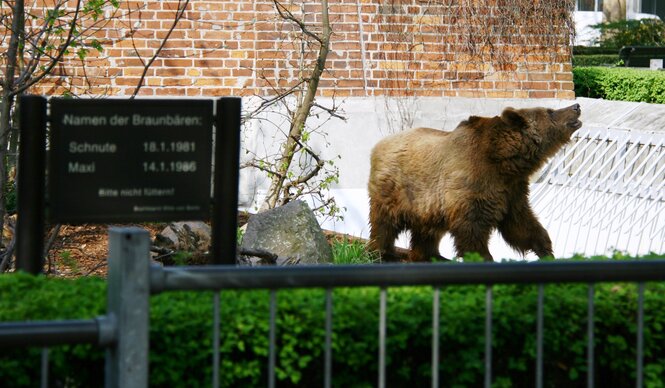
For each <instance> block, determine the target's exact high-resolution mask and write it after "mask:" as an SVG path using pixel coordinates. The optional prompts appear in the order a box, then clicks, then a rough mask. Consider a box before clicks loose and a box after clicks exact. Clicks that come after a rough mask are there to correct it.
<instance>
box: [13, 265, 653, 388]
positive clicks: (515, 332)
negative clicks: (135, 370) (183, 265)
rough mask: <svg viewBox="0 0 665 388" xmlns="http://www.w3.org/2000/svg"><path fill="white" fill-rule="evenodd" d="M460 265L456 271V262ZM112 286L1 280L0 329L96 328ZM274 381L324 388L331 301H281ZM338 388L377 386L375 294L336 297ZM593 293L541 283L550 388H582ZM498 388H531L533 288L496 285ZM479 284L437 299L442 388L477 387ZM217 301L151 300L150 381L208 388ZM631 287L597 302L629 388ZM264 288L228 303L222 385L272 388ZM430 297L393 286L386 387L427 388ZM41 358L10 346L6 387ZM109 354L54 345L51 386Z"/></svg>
mask: <svg viewBox="0 0 665 388" xmlns="http://www.w3.org/2000/svg"><path fill="white" fill-rule="evenodd" d="M448 265H459V264H448ZM104 290H105V282H104V280H102V279H97V278H87V279H77V280H63V279H51V278H46V277H42V276H38V277H33V276H29V275H24V274H11V275H3V276H0V321H16V320H27V319H60V318H68V319H74V318H91V317H94V316H97V315H100V314H103V313H104V305H105V291H104ZM277 295H278V296H277V300H278V310H277V311H278V315H277V351H278V353H277V373H276V378H277V381H278V385H279V386H280V387H295V386H298V387H305V386H320V385H321V384H322V381H323V369H324V368H323V352H324V346H323V344H324V338H325V333H324V322H325V308H324V305H325V294H324V291H323V290H309V289H303V290H283V291H279V292H278V294H277ZM333 295H334V296H333V298H334V299H333V301H334V313H333V314H334V323H333V358H334V361H333V384H334V385H335V386H339V387H371V386H375V383H376V380H377V373H378V372H377V363H378V362H377V359H378V356H377V355H378V339H377V334H378V310H379V290H378V289H376V288H341V289H336V290H335V291H334V293H333ZM586 295H587V288H586V286H585V285H570V284H564V285H548V286H546V287H545V305H544V316H545V327H544V336H545V337H544V352H545V365H544V369H545V370H544V372H545V374H544V376H545V381H546V385H547V386H550V387H556V386H582V385H584V382H585V380H586V375H585V370H586V314H587V312H586V306H587V299H586ZM494 297H495V299H494V310H493V311H494V316H493V323H494V332H493V333H494V338H493V341H494V342H493V347H494V355H495V357H494V359H493V372H494V377H495V382H496V383H497V384H498V383H501V384H503V385H507V386H531V385H532V384H533V379H534V373H533V371H534V368H535V353H536V345H535V344H536V338H535V337H536V333H535V327H536V316H535V311H536V301H537V287H536V286H518V285H503V286H495V287H494ZM484 301H485V287H484V286H450V287H443V288H442V289H441V305H440V309H441V326H440V335H441V338H440V348H441V362H440V373H441V375H440V379H441V381H442V382H443V383H444V385H445V386H451V387H454V386H460V387H461V386H481V385H482V381H483V357H484V320H485V318H484V309H485V306H484V303H485V302H484ZM211 302H212V293H210V292H199V293H194V292H173V293H164V294H160V295H157V296H153V297H152V298H151V311H150V315H151V326H150V337H151V345H150V346H151V348H150V385H151V386H152V387H191V386H210V382H211V381H210V380H211V361H212V346H211V338H212V303H211ZM644 302H645V326H644V329H645V332H644V346H645V348H644V368H645V372H646V373H645V386H652V387H663V386H665V377H664V376H665V374H664V369H663V365H665V332H664V331H663V322H665V284H663V283H649V284H647V287H646V291H645V299H644ZM636 304H637V298H636V286H635V285H634V284H599V285H597V286H596V296H595V311H596V315H595V322H596V329H595V341H596V347H595V350H596V352H595V354H596V363H595V367H596V381H597V382H598V383H597V384H598V385H599V386H629V385H632V384H634V381H635V359H636V358H635V345H636V338H635V337H636V336H635V327H636V325H635V321H636V319H635V312H636ZM268 312H269V293H268V292H267V291H224V292H222V293H221V322H222V324H221V344H220V348H221V355H220V359H221V370H220V375H221V376H222V385H223V386H228V387H239V386H243V387H260V386H266V385H267V358H268V315H269V313H268ZM431 312H432V290H431V288H429V287H401V288H390V289H389V290H388V315H387V320H388V322H387V325H388V326H387V333H388V337H387V351H388V354H387V381H390V382H391V385H392V386H427V385H429V384H430V382H429V379H430V373H431V371H430V355H431V334H432V316H431ZM38 352H39V351H38V350H34V349H30V350H24V349H23V350H9V351H8V350H3V352H2V353H1V354H0V381H2V382H3V385H4V384H7V385H8V386H12V387H24V386H35V385H38V381H39V376H38V372H37V371H38V370H39V368H38V367H37V365H39V354H38ZM102 358H103V351H102V350H100V349H97V348H94V347H92V346H60V347H54V348H52V349H51V365H50V373H49V378H50V379H51V380H52V381H51V385H52V386H70V387H89V386H102V384H103V375H102V373H103V372H102V369H103V364H104V362H103V359H102Z"/></svg>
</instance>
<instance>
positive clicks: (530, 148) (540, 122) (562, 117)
mask: <svg viewBox="0 0 665 388" xmlns="http://www.w3.org/2000/svg"><path fill="white" fill-rule="evenodd" d="M581 113H582V110H581V109H580V105H579V104H574V105H571V106H569V107H566V108H562V109H548V108H527V109H513V108H506V109H505V110H504V111H503V113H501V116H499V117H497V118H495V120H496V119H498V120H497V121H499V122H498V123H497V124H498V125H495V126H494V131H493V133H492V139H491V141H490V143H491V147H492V149H493V151H492V154H493V155H492V156H493V157H492V159H494V160H495V161H498V162H500V163H501V164H504V167H506V168H508V170H510V171H514V172H518V173H532V172H534V171H535V170H537V169H538V168H540V167H541V165H542V164H543V163H544V162H545V161H546V160H547V159H548V158H549V157H550V156H552V155H554V154H555V153H556V152H557V151H558V150H559V149H561V147H563V145H565V144H566V143H567V142H568V141H569V140H570V137H571V136H572V134H573V133H574V132H575V131H576V130H578V129H579V128H580V127H581V126H582V122H581V121H580V120H579V118H580V114H581Z"/></svg>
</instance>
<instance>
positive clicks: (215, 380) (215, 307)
mask: <svg viewBox="0 0 665 388" xmlns="http://www.w3.org/2000/svg"><path fill="white" fill-rule="evenodd" d="M219 294H220V292H219V291H217V292H215V293H214V295H213V302H212V303H213V304H212V386H213V388H219V324H220V323H219Z"/></svg>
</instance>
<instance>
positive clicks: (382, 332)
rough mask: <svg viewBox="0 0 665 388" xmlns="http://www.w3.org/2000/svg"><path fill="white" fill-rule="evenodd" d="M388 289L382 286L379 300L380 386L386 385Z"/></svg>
mask: <svg viewBox="0 0 665 388" xmlns="http://www.w3.org/2000/svg"><path fill="white" fill-rule="evenodd" d="M387 296H388V291H387V290H386V289H385V288H381V296H380V301H379V388H385V386H386V305H387V299H388V298H387Z"/></svg>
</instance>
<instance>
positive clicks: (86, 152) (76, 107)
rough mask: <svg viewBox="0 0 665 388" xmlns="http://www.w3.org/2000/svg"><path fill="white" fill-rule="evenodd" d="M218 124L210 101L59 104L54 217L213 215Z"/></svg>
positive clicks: (53, 144) (54, 124)
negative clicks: (215, 126)
mask: <svg viewBox="0 0 665 388" xmlns="http://www.w3.org/2000/svg"><path fill="white" fill-rule="evenodd" d="M212 120H213V102H212V101H210V100H177V101H174V100H132V101H129V100H113V99H106V100H73V99H51V115H50V123H51V131H50V158H49V188H48V192H49V202H50V213H51V214H50V215H51V218H52V219H53V220H54V221H56V222H62V223H80V222H140V221H174V220H195V219H206V218H208V217H209V214H210V181H211V178H210V172H211V161H212V158H211V156H212V124H213V123H212Z"/></svg>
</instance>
